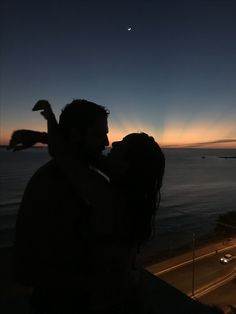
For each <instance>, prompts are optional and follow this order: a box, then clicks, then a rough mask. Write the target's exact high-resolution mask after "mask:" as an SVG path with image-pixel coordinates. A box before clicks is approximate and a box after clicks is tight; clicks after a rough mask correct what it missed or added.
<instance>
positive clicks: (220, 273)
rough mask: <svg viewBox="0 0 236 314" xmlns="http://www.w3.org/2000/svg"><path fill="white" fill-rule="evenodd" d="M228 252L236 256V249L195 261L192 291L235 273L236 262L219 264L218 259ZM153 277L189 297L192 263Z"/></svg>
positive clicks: (191, 282) (191, 281) (191, 283)
mask: <svg viewBox="0 0 236 314" xmlns="http://www.w3.org/2000/svg"><path fill="white" fill-rule="evenodd" d="M228 252H230V253H232V254H234V255H236V247H235V248H231V249H230V250H227V251H224V252H218V253H214V254H213V255H210V256H205V257H204V258H202V259H199V260H196V261H195V263H194V264H195V267H194V291H197V290H198V289H200V288H203V287H205V286H207V285H209V284H210V283H213V282H216V281H217V280H219V279H221V278H224V277H225V276H226V275H228V274H229V273H231V272H233V271H235V272H236V260H234V261H232V262H230V263H228V264H221V263H220V261H219V260H220V258H221V257H222V256H223V255H224V254H226V253H228ZM155 275H157V276H158V277H159V278H161V279H163V280H165V281H166V282H168V283H170V284H171V285H173V286H174V287H176V288H177V289H179V290H181V291H183V292H184V293H186V294H189V295H191V293H192V287H193V264H192V263H188V264H185V265H183V266H181V267H178V268H174V269H172V270H170V271H167V272H164V273H160V274H158V273H157V274H155Z"/></svg>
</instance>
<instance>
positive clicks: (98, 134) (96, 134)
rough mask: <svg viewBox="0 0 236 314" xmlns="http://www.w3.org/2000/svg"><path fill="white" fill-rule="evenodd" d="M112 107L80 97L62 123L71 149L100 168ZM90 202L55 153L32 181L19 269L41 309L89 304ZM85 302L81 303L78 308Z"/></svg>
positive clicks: (22, 217)
mask: <svg viewBox="0 0 236 314" xmlns="http://www.w3.org/2000/svg"><path fill="white" fill-rule="evenodd" d="M107 117H108V111H107V110H106V109H105V108H104V107H102V106H99V105H97V104H95V103H92V102H89V101H86V100H74V101H73V102H72V103H70V104H68V105H67V106H66V107H65V109H64V110H63V111H62V113H61V115H60V120H59V128H60V131H61V133H62V135H63V136H64V138H65V140H66V143H67V145H68V147H69V148H70V149H69V151H70V154H74V156H76V158H82V159H83V161H84V162H86V163H87V164H88V165H90V166H93V167H96V165H97V163H98V162H99V160H100V159H101V156H102V154H101V153H102V151H103V150H104V148H105V147H106V146H107V145H108V144H109V142H108V137H107V133H108V126H107ZM88 217H89V206H88V205H87V203H86V200H83V199H81V198H80V196H79V195H78V193H76V191H75V189H74V188H73V186H72V185H71V184H70V182H69V180H68V179H67V177H66V176H65V175H64V174H63V173H62V171H61V170H60V168H59V167H58V165H57V164H56V161H55V160H54V159H53V158H52V160H50V161H49V162H48V163H47V164H45V165H44V166H42V167H41V168H40V169H39V170H38V171H37V172H36V173H35V174H34V175H33V177H32V178H31V180H30V181H29V183H28V185H27V187H26V189H25V192H24V196H23V199H22V202H21V206H20V210H19V213H18V217H17V223H16V242H15V270H16V277H17V279H18V281H19V282H21V283H23V284H25V285H28V286H32V287H33V291H34V292H33V296H32V303H33V307H34V310H35V311H37V310H38V311H39V312H40V313H44V312H45V313H49V312H50V313H73V311H75V312H78V308H83V306H84V308H88V304H89V293H88V288H89V287H88V281H87V275H88V272H89V260H88V252H87V241H88V235H89V230H88V225H89V224H88ZM78 304H79V307H78Z"/></svg>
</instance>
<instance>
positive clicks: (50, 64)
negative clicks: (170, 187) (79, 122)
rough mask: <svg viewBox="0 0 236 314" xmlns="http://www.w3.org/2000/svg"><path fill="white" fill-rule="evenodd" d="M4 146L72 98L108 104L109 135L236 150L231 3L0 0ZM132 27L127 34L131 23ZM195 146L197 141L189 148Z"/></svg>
mask: <svg viewBox="0 0 236 314" xmlns="http://www.w3.org/2000/svg"><path fill="white" fill-rule="evenodd" d="M0 12H1V13H0V19H1V56H0V68H1V82H0V83H1V94H0V105H1V108H0V115H1V116H0V143H1V144H4V143H7V141H8V140H9V137H10V134H11V133H12V131H13V130H15V129H19V128H31V129H34V130H45V129H46V124H45V121H44V120H43V119H42V118H41V116H40V115H39V114H38V113H35V112H32V111H31V108H32V107H33V105H34V103H35V102H36V101H37V100H38V99H48V100H49V101H50V102H51V104H52V105H53V108H54V110H55V112H56V114H57V116H58V115H59V114H60V110H61V108H63V106H64V105H65V104H67V103H69V102H71V101H72V100H73V99H74V98H85V99H88V100H91V101H95V102H97V103H99V104H101V105H105V106H106V107H108V108H109V109H110V112H111V115H110V118H109V122H110V140H111V141H113V140H116V139H120V138H121V137H123V136H124V135H125V134H127V133H129V132H137V131H145V132H147V133H150V134H151V135H153V136H154V137H155V139H156V140H157V141H158V142H159V143H160V144H161V145H163V146H168V145H180V146H184V145H189V144H191V145H192V146H193V147H207V145H206V144H205V143H208V145H210V147H233V148H236V1H235V0H221V1H220V0H204V1H203V0H186V1H182V0H176V1H173V0H172V1H168V0H163V1H158V0H153V1H151V0H150V1H149V0H143V1H139V0H136V1H128V0H126V1H122V0H118V1H111V0H109V1H103V0H94V1H91V0H83V1H82V0H81V1H79V0H77V1H70V0H67V1H60V0H58V1H56V0H54V1H52V0H47V1H44V0H38V1H34V0H30V1H28V0H24V1H18V0H2V1H1V8H0ZM129 27H131V28H132V29H131V31H129V30H128V28H129ZM196 143H197V145H195V144H196Z"/></svg>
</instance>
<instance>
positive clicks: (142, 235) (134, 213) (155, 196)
mask: <svg viewBox="0 0 236 314" xmlns="http://www.w3.org/2000/svg"><path fill="white" fill-rule="evenodd" d="M126 138H127V137H126ZM127 147H128V149H127V151H126V156H125V157H126V160H127V162H128V165H129V166H128V171H127V174H126V178H125V180H124V184H125V190H126V198H127V203H128V208H129V213H130V221H131V225H132V226H133V234H134V236H135V240H136V241H137V242H138V244H139V246H140V245H141V244H142V243H144V242H146V241H148V240H149V239H150V238H151V236H152V235H153V234H154V230H155V228H154V224H155V218H156V212H157V209H158V208H159V204H160V200H161V193H160V189H161V186H162V181H163V175H164V170H165V156H164V154H163V152H162V150H161V148H160V146H159V145H158V144H157V143H156V142H155V140H154V138H153V137H151V136H148V135H147V134H146V133H133V134H130V135H128V145H127Z"/></svg>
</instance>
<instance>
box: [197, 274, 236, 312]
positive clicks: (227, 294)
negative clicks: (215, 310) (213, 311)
mask: <svg viewBox="0 0 236 314" xmlns="http://www.w3.org/2000/svg"><path fill="white" fill-rule="evenodd" d="M198 300H199V301H200V302H202V303H206V304H215V305H219V306H220V305H225V304H232V305H234V306H236V279H234V280H231V281H230V282H228V283H227V284H225V285H223V286H221V287H219V288H217V289H214V290H213V291H211V292H210V293H207V294H205V295H203V296H202V297H200V298H198Z"/></svg>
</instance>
